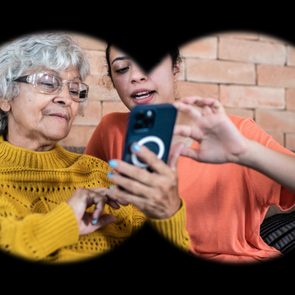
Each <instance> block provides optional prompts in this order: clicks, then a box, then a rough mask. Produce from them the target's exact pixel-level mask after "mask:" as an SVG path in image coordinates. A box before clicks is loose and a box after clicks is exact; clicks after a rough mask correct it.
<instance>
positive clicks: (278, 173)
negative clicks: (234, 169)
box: [235, 140, 295, 191]
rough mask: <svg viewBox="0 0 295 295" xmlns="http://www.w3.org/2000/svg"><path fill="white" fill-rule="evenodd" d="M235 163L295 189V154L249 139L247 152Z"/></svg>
mask: <svg viewBox="0 0 295 295" xmlns="http://www.w3.org/2000/svg"><path fill="white" fill-rule="evenodd" d="M235 163H237V164H240V165H244V166H248V167H250V168H253V169H256V170H258V171H259V172H261V173H263V174H265V175H267V176H269V177H270V178H272V179H274V180H276V181H277V182H278V183H280V184H282V185H283V186H285V187H287V188H289V189H290V190H292V191H295V156H291V155H286V154H284V153H281V152H277V151H274V150H272V149H270V148H268V147H265V146H264V145H262V144H260V143H258V142H256V141H252V140H247V149H246V152H245V153H243V154H241V155H239V156H238V157H237V159H236V161H235Z"/></svg>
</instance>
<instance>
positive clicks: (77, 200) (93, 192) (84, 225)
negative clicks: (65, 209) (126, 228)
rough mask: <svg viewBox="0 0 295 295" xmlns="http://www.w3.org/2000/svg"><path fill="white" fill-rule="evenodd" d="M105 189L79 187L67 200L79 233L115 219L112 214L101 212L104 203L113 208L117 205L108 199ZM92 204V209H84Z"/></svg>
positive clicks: (87, 232)
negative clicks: (90, 210) (88, 210)
mask: <svg viewBox="0 0 295 295" xmlns="http://www.w3.org/2000/svg"><path fill="white" fill-rule="evenodd" d="M106 191H107V189H104V188H92V189H83V188H80V189H77V190H76V191H75V192H74V193H73V195H72V197H71V198H70V199H69V200H68V204H69V205H70V206H71V208H72V209H73V211H74V214H75V216H76V218H77V221H78V226H79V235H85V234H89V233H92V232H94V231H95V230H97V229H100V228H102V227H104V226H106V225H107V224H109V223H112V222H114V221H115V220H116V219H115V217H114V216H112V215H109V214H105V215H103V214H102V212H103V208H104V205H105V203H108V204H109V205H110V206H112V207H113V208H118V207H119V206H118V205H117V204H116V203H114V201H112V200H109V199H108V197H107V196H106ZM92 205H95V209H94V211H93V212H87V211H86V209H87V208H89V207H91V206H92Z"/></svg>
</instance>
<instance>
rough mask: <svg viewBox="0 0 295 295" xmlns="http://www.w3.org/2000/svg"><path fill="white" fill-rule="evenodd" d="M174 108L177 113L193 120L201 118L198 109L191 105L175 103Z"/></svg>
mask: <svg viewBox="0 0 295 295" xmlns="http://www.w3.org/2000/svg"><path fill="white" fill-rule="evenodd" d="M174 106H175V107H176V108H177V110H178V111H180V112H182V113H183V114H186V115H188V116H190V117H192V118H194V119H195V120H197V119H198V118H200V117H201V116H202V113H201V110H200V109H198V108H194V107H192V106H191V105H188V104H185V103H183V102H175V103H174Z"/></svg>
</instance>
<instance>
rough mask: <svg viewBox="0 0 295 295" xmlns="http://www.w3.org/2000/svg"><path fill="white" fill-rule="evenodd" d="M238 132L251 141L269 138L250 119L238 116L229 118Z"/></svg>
mask: <svg viewBox="0 0 295 295" xmlns="http://www.w3.org/2000/svg"><path fill="white" fill-rule="evenodd" d="M229 117H230V119H231V120H232V122H233V123H234V124H235V125H236V127H237V128H238V129H239V130H240V132H241V133H242V134H243V135H245V136H246V137H248V138H251V139H256V140H259V139H265V140H267V139H269V138H270V137H271V136H270V135H269V134H268V133H267V132H266V131H264V130H263V129H262V128H261V127H260V126H259V125H257V123H256V122H255V121H254V120H253V119H252V118H242V117H239V116H233V115H231V116H229Z"/></svg>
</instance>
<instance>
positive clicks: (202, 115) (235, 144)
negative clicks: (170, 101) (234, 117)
mask: <svg viewBox="0 0 295 295" xmlns="http://www.w3.org/2000/svg"><path fill="white" fill-rule="evenodd" d="M174 105H175V107H176V108H177V109H178V111H180V112H183V113H184V114H186V115H188V116H191V118H192V120H191V121H190V122H193V123H190V124H186V125H177V126H176V127H175V129H174V134H176V135H181V136H183V137H190V138H192V139H194V140H196V141H198V142H199V148H198V149H193V148H189V147H183V149H182V151H181V154H182V155H183V156H187V157H190V158H192V159H195V160H197V161H201V162H209V163H225V162H235V161H237V158H238V157H239V155H241V154H242V153H245V152H246V146H247V144H246V142H247V139H246V138H245V137H244V136H243V135H242V134H241V133H240V132H239V130H238V129H237V128H236V127H235V125H234V124H233V123H232V121H231V120H230V119H229V117H228V116H227V115H226V113H225V110H224V108H223V106H222V105H221V103H220V102H219V101H218V100H216V99H213V98H201V97H197V96H194V97H186V98H183V99H181V100H180V101H179V102H176V103H175V104H174Z"/></svg>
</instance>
